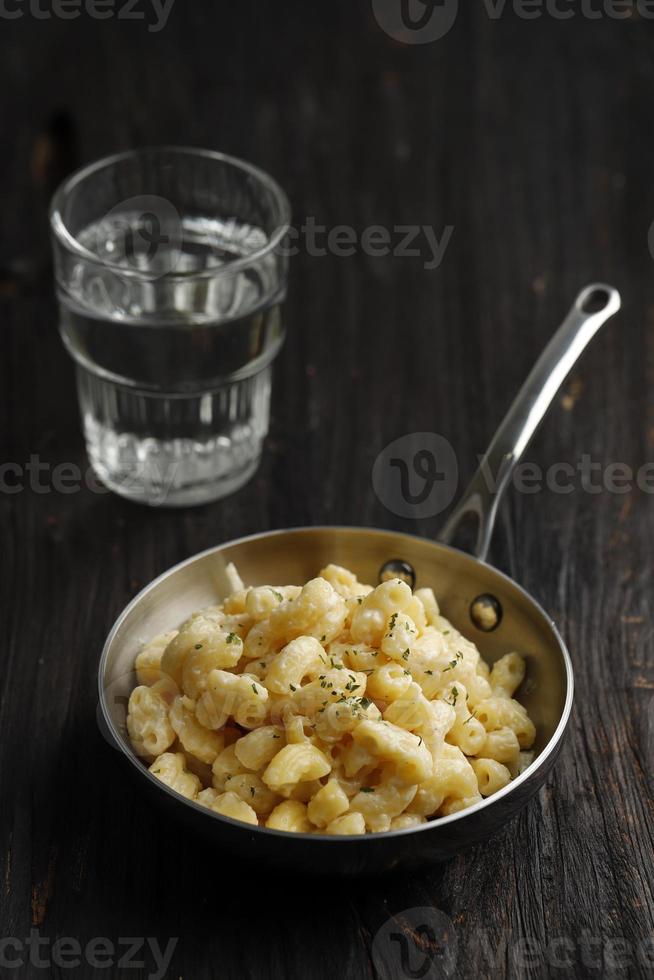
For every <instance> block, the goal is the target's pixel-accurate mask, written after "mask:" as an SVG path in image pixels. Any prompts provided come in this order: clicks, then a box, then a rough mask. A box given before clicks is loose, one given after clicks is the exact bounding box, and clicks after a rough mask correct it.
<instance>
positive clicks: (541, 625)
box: [99, 285, 620, 874]
mask: <svg viewBox="0 0 654 980" xmlns="http://www.w3.org/2000/svg"><path fill="white" fill-rule="evenodd" d="M619 308H620V296H619V294H618V292H617V291H616V290H615V289H613V288H612V287H610V286H606V285H592V286H588V287H587V288H586V289H584V290H583V291H582V292H581V293H580V294H579V296H578V297H577V299H576V301H575V303H574V305H573V307H572V309H571V310H570V312H569V314H568V316H567V317H566V319H565V320H564V322H563V324H562V325H561V326H560V328H559V330H558V331H557V333H556V334H555V335H554V337H553V338H552V340H551V341H550V343H549V345H548V346H547V348H546V349H545V351H544V352H543V354H542V355H541V357H540V359H539V360H538V362H537V363H536V365H535V367H534V368H533V370H532V372H531V374H530V375H529V377H528V379H527V381H526V382H525V384H524V385H523V387H522V389H521V391H520V393H519V394H518V397H517V398H516V400H515V402H514V404H513V406H512V408H511V409H510V411H509V413H508V415H507V416H506V418H505V419H504V421H503V422H502V424H501V426H500V428H499V430H498V432H497V434H496V435H495V437H494V439H493V441H492V443H491V445H490V447H489V449H488V452H487V453H486V455H485V457H484V459H483V461H482V463H481V465H480V467H479V470H478V471H477V474H476V475H475V477H474V478H473V480H472V482H471V484H470V486H469V487H468V489H467V490H466V492H465V494H464V495H463V498H462V500H461V502H460V503H459V505H458V506H457V508H456V509H455V511H454V513H453V514H452V515H451V517H450V519H449V520H448V522H447V524H446V525H445V527H444V529H443V531H442V533H441V535H440V538H439V540H438V541H437V542H433V541H426V540H424V539H422V538H417V537H413V536H410V535H406V534H398V533H394V532H391V531H381V530H373V529H366V528H350V527H313V528H295V529H292V530H286V531H272V532H268V533H265V534H256V535H253V536H251V537H248V538H242V539H240V540H238V541H230V542H228V543H227V544H222V545H219V546H218V547H215V548H211V549H210V550H208V551H205V552H202V553H201V554H199V555H195V556H194V557H193V558H189V559H188V560H187V561H184V562H182V563H181V564H180V565H176V566H175V567H174V568H171V569H170V570H169V571H167V572H165V573H164V574H163V575H160V576H159V578H157V579H155V580H154V582H152V583H151V584H150V585H148V586H147V587H146V588H145V589H143V591H142V592H140V593H139V594H138V595H137V596H136V598H135V599H133V600H132V602H130V604H129V605H128V606H127V608H126V609H125V610H124V611H123V612H122V613H121V615H120V616H119V618H118V620H117V621H116V623H115V625H114V627H113V629H112V630H111V633H110V634H109V637H108V639H107V642H106V644H105V647H104V651H103V654H102V659H101V661H100V671H99V686H100V706H101V712H100V716H101V723H102V726H103V728H104V731H105V735H106V737H107V738H108V740H109V741H110V743H112V744H113V745H115V746H116V747H117V748H118V749H119V750H120V752H121V753H122V754H123V755H124V757H125V759H126V760H127V761H128V763H129V765H130V768H131V769H132V771H133V772H134V773H135V774H136V775H137V777H138V779H139V781H140V783H141V785H142V786H143V787H144V788H146V789H147V790H149V791H150V792H151V794H152V798H153V801H154V802H158V803H159V804H160V805H164V806H166V807H167V808H168V809H169V810H170V811H171V812H172V813H173V814H175V815H176V816H178V817H180V818H183V819H185V821H186V822H187V824H189V825H190V826H191V827H192V828H193V829H195V830H197V831H199V832H201V833H204V834H205V835H208V836H209V837H210V838H211V839H212V841H213V843H214V845H215V847H216V849H221V851H222V852H223V853H224V854H225V856H226V857H227V856H234V855H238V856H244V857H246V858H251V859H254V860H255V861H257V862H259V863H264V864H266V865H269V866H274V867H278V868H283V869H289V870H291V869H292V870H310V871H314V872H315V871H325V872H328V873H339V874H361V873H368V872H381V871H387V870H391V869H396V868H403V869H404V868H406V869H409V868H412V867H416V866H419V865H424V864H425V863H426V862H436V861H440V860H444V859H446V858H448V857H450V856H451V855H453V854H454V853H456V852H457V851H459V850H461V849H462V848H464V847H466V846H468V845H470V844H473V843H475V842H477V841H479V840H481V839H482V838H485V837H487V836H489V835H490V834H492V833H493V832H494V831H496V830H497V829H499V828H500V827H502V826H503V825H504V824H505V823H506V822H507V821H508V820H509V819H510V818H511V817H513V816H514V815H515V814H516V813H517V812H518V810H520V808H521V807H522V806H524V804H525V803H526V802H527V800H528V799H529V798H530V797H531V796H532V795H533V794H534V793H535V792H536V791H537V790H538V789H539V787H540V786H541V785H542V784H543V782H544V781H545V779H546V778H547V775H548V773H549V771H550V769H551V768H552V766H553V764H554V762H555V760H556V757H557V756H558V753H559V751H560V749H561V744H562V739H563V734H564V732H565V728H566V725H567V722H568V718H569V715H570V710H571V706H572V692H573V676H572V665H571V662H570V657H569V655H568V652H567V650H566V648H565V644H564V643H563V640H562V639H561V637H560V635H559V633H558V631H557V629H556V626H555V625H554V623H553V622H552V620H551V619H550V617H549V616H548V615H547V613H546V612H545V611H544V610H543V609H542V608H541V606H540V605H539V604H538V603H537V602H536V600H535V599H533V598H532V597H531V596H530V595H528V594H527V593H526V592H525V591H524V590H523V589H522V588H521V587H520V586H519V585H517V584H516V583H515V582H513V581H512V580H511V579H510V578H508V577H507V576H506V575H504V574H503V573H502V572H500V571H498V570H497V569H495V568H492V567H491V566H490V565H488V564H487V563H486V555H487V552H488V546H489V543H490V538H491V533H492V530H493V523H494V520H495V515H496V513H497V508H498V505H499V502H500V499H501V496H502V493H503V492H504V490H505V489H506V487H507V485H508V483H509V480H510V478H511V474H512V472H513V468H514V467H515V464H516V463H517V461H518V460H519V459H520V456H521V455H522V453H523V452H524V450H525V448H526V447H527V445H528V443H529V440H530V439H531V437H532V435H533V433H534V432H535V430H536V428H537V426H538V424H539V423H540V421H541V419H542V418H543V415H544V414H545V412H546V410H547V408H548V406H549V405H550V403H551V401H552V399H553V398H554V396H555V394H556V392H557V391H558V389H559V387H560V386H561V384H562V382H563V380H564V379H565V377H566V375H567V374H568V372H569V371H570V369H571V368H572V366H573V364H574V363H575V361H576V360H577V358H578V357H579V356H580V354H581V353H582V351H583V350H584V348H585V347H586V345H587V344H588V342H589V341H590V339H591V338H592V337H593V335H594V334H595V333H596V331H597V330H598V329H599V327H600V326H601V325H602V324H603V323H605V322H606V320H608V319H609V317H611V316H613V314H614V313H616V312H617V311H618V310H619ZM489 471H490V472H492V473H493V474H495V475H496V474H497V473H498V472H499V473H500V477H499V481H498V483H497V486H496V488H495V490H494V492H491V491H490V490H489V489H488V487H487V481H486V480H485V479H484V473H488V472H489ZM470 515H472V516H474V517H475V518H476V520H477V523H478V530H477V544H476V548H475V553H474V555H469V554H466V553H465V552H463V551H460V550H458V549H455V548H453V547H451V546H450V542H451V541H452V540H453V537H454V535H455V533H456V531H457V529H458V528H459V525H460V524H461V522H462V521H463V520H464V519H466V518H467V517H469V516H470ZM393 559H402V560H403V561H404V562H406V563H408V564H409V565H410V566H411V568H412V569H413V570H414V572H415V576H416V580H417V585H419V586H427V585H429V586H431V587H432V588H433V589H434V592H435V593H436V596H437V597H438V601H439V604H440V606H441V609H442V611H443V614H444V615H445V616H447V618H448V619H450V620H451V621H452V622H453V623H454V625H455V626H456V628H457V629H458V630H460V631H461V632H462V633H463V634H465V635H466V636H468V637H469V638H470V639H471V640H473V641H474V642H475V643H476V644H477V645H478V647H479V648H480V650H481V652H482V654H483V656H484V657H485V658H486V659H487V660H488V661H490V662H493V661H494V660H496V659H497V658H498V657H500V656H501V655H502V654H504V653H507V652H509V651H511V650H518V651H519V652H520V653H522V654H523V656H524V657H525V658H526V660H527V676H526V681H525V684H524V685H523V687H522V690H521V691H519V692H518V693H517V697H518V699H519V700H520V701H522V703H523V704H524V705H525V706H526V707H527V709H528V711H529V714H530V716H531V718H532V719H533V721H534V723H535V725H536V729H537V732H538V735H537V741H536V744H535V750H536V757H535V759H534V761H533V763H532V764H531V765H530V766H529V768H528V769H526V770H525V772H523V773H522V774H521V775H520V776H519V777H518V778H517V779H515V780H514V781H513V782H512V783H510V784H509V785H508V786H507V787H505V788H504V789H503V790H501V791H500V792H498V793H496V794H495V795H494V796H491V797H489V798H488V799H486V800H484V801H483V802H481V803H478V804H476V805H475V806H472V807H470V808H469V809H467V810H464V811H462V812H459V813H455V814H452V815H451V816H447V817H442V818H439V819H436V820H433V821H431V822H430V823H427V824H425V825H422V826H419V827H417V828H415V829H411V830H398V831H391V832H389V833H386V834H370V835H367V836H356V837H328V836H325V835H310V834H287V833H283V832H281V831H274V830H267V829H265V828H257V827H252V826H249V825H246V824H243V823H239V822H238V821H235V820H231V819H229V818H228V817H223V816H220V815H218V814H216V813H213V812H212V811H210V810H208V809H206V808H204V807H201V806H199V805H198V804H196V803H192V802H190V801H188V800H186V799H184V798H183V797H181V796H179V795H177V794H176V793H174V792H173V791H171V790H169V789H168V788H167V787H166V786H164V785H163V784H162V783H161V782H159V780H157V779H156V778H155V777H154V776H152V775H151V774H150V773H149V772H148V771H147V769H146V767H145V766H144V765H143V763H142V762H141V761H139V759H138V758H137V757H136V756H135V755H134V753H133V751H132V749H131V746H130V743H129V738H128V736H127V731H126V725H125V716H126V706H127V699H128V697H129V693H130V691H131V690H132V688H133V687H134V684H135V675H134V673H133V663H134V658H135V656H136V654H137V653H138V651H139V649H140V646H141V644H142V643H143V642H144V641H145V640H148V639H150V638H151V637H153V636H155V635H156V634H157V633H161V632H163V631H165V630H170V629H173V628H175V627H177V626H178V625H179V623H180V622H182V621H183V620H184V619H186V617H187V616H188V615H189V614H190V613H191V612H193V611H195V610H197V609H200V608H202V607H203V606H206V605H209V604H211V603H215V602H216V600H217V599H220V598H222V597H223V596H224V595H225V594H227V592H228V591H229V586H228V583H227V578H226V574H225V569H226V566H227V565H228V564H229V562H234V563H235V565H236V566H237V568H238V570H239V572H240V574H241V576H242V578H243V580H244V581H245V582H247V583H248V584H251V585H264V584H268V585H282V584H288V583H296V584H302V583H304V582H306V581H308V580H309V579H310V578H313V577H314V576H315V575H316V574H317V572H318V571H319V569H320V568H322V567H323V566H324V565H326V564H328V563H329V562H336V563H337V564H340V565H345V566H346V567H348V568H351V569H352V570H353V571H355V572H356V573H357V575H358V577H359V579H360V581H362V582H373V583H374V582H376V581H377V580H378V576H379V574H380V569H382V568H383V566H384V565H386V564H387V563H388V562H389V560H393Z"/></svg>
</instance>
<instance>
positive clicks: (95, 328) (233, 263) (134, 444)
mask: <svg viewBox="0 0 654 980" xmlns="http://www.w3.org/2000/svg"><path fill="white" fill-rule="evenodd" d="M50 218H51V228H52V237H53V247H54V257H55V272H56V281H57V294H58V299H59V309H60V332H61V336H62V338H63V341H64V344H65V345H66V347H67V349H68V351H69V353H70V354H71V355H72V357H73V358H74V360H75V362H76V371H77V385H78V392H79V401H80V409H81V414H82V422H83V427H84V435H85V438H86V445H87V449H88V454H89V457H90V460H91V463H92V465H93V467H94V469H95V471H96V473H97V475H98V476H99V477H100V479H101V480H102V481H103V482H104V483H105V484H106V485H107V486H108V487H110V488H111V489H112V490H114V491H116V493H119V494H121V495H122V496H125V497H129V498H131V499H133V500H139V501H142V502H143V503H148V504H165V505H168V506H171V505H172V506H184V505H188V504H200V503H205V502H207V501H210V500H216V499H218V498H219V497H223V496H225V495H226V494H228V493H232V492H233V491H234V490H237V489H238V488H239V487H241V486H242V485H243V484H244V483H245V482H246V481H247V480H248V479H249V478H250V477H251V476H252V475H253V473H254V472H255V470H256V468H257V465H258V463H259V459H260V456H261V448H262V442H263V439H264V437H265V435H266V433H267V431H268V420H269V403H270V386H271V374H272V362H273V359H274V358H275V355H276V354H277V352H278V351H279V349H280V347H281V345H282V343H283V340H284V328H283V326H282V322H281V318H280V304H281V302H282V300H283V299H284V296H285V291H286V280H287V257H286V252H285V250H284V247H283V241H284V239H285V235H286V232H287V231H288V227H289V220H290V210H289V204H288V200H287V198H286V196H285V194H284V193H283V191H282V190H281V189H280V188H279V187H278V185H277V184H276V183H275V181H274V180H272V178H270V177H269V176H268V175H267V174H265V173H263V172H262V171H261V170H258V169H257V168H256V167H253V166H251V165H250V164H248V163H244V162H243V161H241V160H236V159H233V158H231V157H228V156H224V155H223V154H220V153H213V152H210V151H208V150H194V149H187V148H181V147H180V148H178V147H161V148H153V149H144V150H138V151H134V152H129V153H122V154H119V155H117V156H113V157H109V158H107V159H104V160H100V161H98V162H97V163H94V164H92V165H91V166H89V167H86V168H85V169H84V170H81V171H80V172H78V173H76V174H75V175H73V176H72V177H71V178H69V179H68V180H67V181H66V182H65V183H64V184H63V185H62V186H61V187H60V188H59V190H58V191H57V193H56V194H55V196H54V199H53V202H52V208H51V215H50Z"/></svg>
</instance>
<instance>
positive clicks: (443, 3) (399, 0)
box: [372, 0, 459, 44]
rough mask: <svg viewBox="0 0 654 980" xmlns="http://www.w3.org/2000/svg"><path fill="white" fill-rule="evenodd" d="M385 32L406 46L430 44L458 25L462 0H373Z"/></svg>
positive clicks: (377, 17) (377, 18)
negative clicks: (456, 21) (456, 22)
mask: <svg viewBox="0 0 654 980" xmlns="http://www.w3.org/2000/svg"><path fill="white" fill-rule="evenodd" d="M372 9H373V13H374V15H375V19H376V21H377V23H378V24H379V26H380V27H381V29H382V30H383V31H385V32H386V34H388V35H389V36H390V37H392V38H394V39H395V40H396V41H401V42H402V43H403V44H430V43H431V42H432V41H438V40H439V39H440V38H442V37H445V35H446V34H447V33H448V31H449V30H450V29H451V28H452V26H453V25H454V21H455V20H456V15H457V13H458V11H459V0H372Z"/></svg>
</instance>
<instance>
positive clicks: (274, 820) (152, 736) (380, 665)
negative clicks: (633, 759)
mask: <svg viewBox="0 0 654 980" xmlns="http://www.w3.org/2000/svg"><path fill="white" fill-rule="evenodd" d="M229 575H230V581H231V584H232V586H233V591H232V592H231V594H230V595H229V596H228V597H227V598H226V599H225V600H224V602H223V603H222V604H219V605H215V606H211V607H209V608H207V609H203V610H200V611H199V612H196V613H194V614H193V615H192V616H190V617H189V618H188V619H187V620H186V622H184V623H182V624H181V625H180V627H179V629H178V630H175V631H173V632H170V633H165V634H162V635H161V636H157V637H154V638H153V639H151V640H150V641H149V642H148V643H147V644H146V645H145V646H144V648H143V649H142V651H141V652H140V653H139V655H138V656H137V658H136V663H135V670H136V676H137V680H138V685H137V686H136V687H135V688H134V690H133V691H132V694H131V697H130V699H129V707H128V714H127V729H128V733H129V736H130V739H131V741H132V745H133V747H134V751H135V752H136V753H137V755H138V756H139V757H140V758H142V759H143V760H144V761H145V762H146V763H147V765H148V766H149V768H150V772H151V773H153V774H154V775H155V776H156V777H157V778H158V779H160V780H161V781H162V782H163V783H165V784H166V785H167V786H169V787H170V788H171V789H173V790H175V791H176V792H177V793H180V794H181V795H182V796H184V797H186V798H187V799H190V800H194V801H195V802H196V803H199V804H200V805H202V806H205V807H208V808H209V809H211V810H214V811H215V812H216V813H221V814H223V815H225V816H228V817H231V818H233V819H235V820H240V821H242V822H244V823H246V824H251V825H253V826H263V827H270V828H274V829H276V830H283V831H289V832H300V833H309V834H310V833H313V834H329V835H344V834H348V835H351V834H363V833H380V832H384V831H388V830H395V829H400V828H409V827H416V826H419V825H420V824H423V823H425V822H426V821H427V820H428V819H430V818H434V817H439V816H444V815H446V814H450V813H455V812H457V811H459V810H462V809H464V808H466V807H469V806H472V805H473V804H475V803H477V802H479V801H480V800H481V799H483V798H484V797H487V796H490V795H491V794H493V793H496V792H497V791H498V790H500V789H502V788H503V787H504V786H506V785H507V784H508V783H509V782H510V781H511V779H513V778H515V777H516V776H517V775H518V774H519V773H520V772H522V771H523V769H524V768H525V767H526V766H527V765H529V763H530V762H531V760H532V758H533V753H532V752H531V751H530V749H531V748H532V746H533V743H534V739H535V736H536V731H535V728H534V725H533V723H532V721H531V720H530V718H529V716H528V714H527V711H526V709H525V708H524V707H523V706H522V705H521V704H520V702H519V701H517V700H515V698H514V694H515V692H516V689H517V688H518V687H519V685H520V684H521V682H522V680H523V678H524V676H525V662H524V659H523V658H522V657H521V656H520V654H518V653H513V652H510V653H507V654H506V655H505V656H503V657H501V658H500V659H499V660H498V661H497V662H496V663H495V664H493V666H492V669H490V668H489V666H488V665H487V664H486V663H485V662H484V661H483V660H482V658H481V656H480V654H479V651H478V650H477V648H476V646H475V645H474V644H473V643H471V642H470V641H469V640H467V639H466V638H465V637H464V636H463V635H462V634H461V633H459V632H458V631H457V630H456V629H455V628H454V627H453V626H452V624H451V623H450V622H448V620H447V619H445V618H444V617H443V616H441V614H440V610H439V607H438V602H437V600H436V597H435V596H434V593H433V591H432V590H431V589H429V588H421V589H418V590H416V591H415V592H412V591H411V589H410V588H409V586H408V585H406V584H405V583H404V582H403V581H401V580H400V579H392V580H391V581H386V582H384V583H382V584H381V585H378V586H377V587H376V588H373V587H372V586H370V585H364V584H362V583H361V582H359V581H358V580H357V578H356V576H355V575H353V574H352V573H351V572H349V571H348V570H347V569H345V568H340V567H338V566H336V565H328V566H327V567H326V568H324V569H323V570H322V571H321V572H320V574H319V575H318V577H317V578H314V579H312V580H311V581H310V582H307V583H306V584H305V585H304V586H302V587H301V588H300V587H298V586H286V587H278V586H258V587H256V588H245V587H244V585H243V583H242V582H241V580H240V578H239V576H238V573H237V572H236V569H235V568H234V567H233V566H230V568H229Z"/></svg>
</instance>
